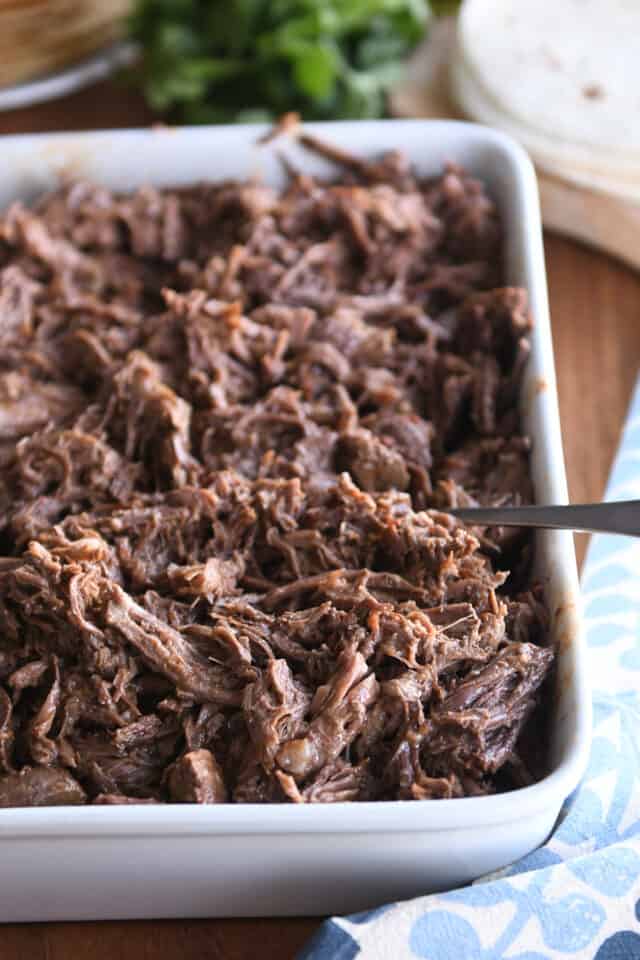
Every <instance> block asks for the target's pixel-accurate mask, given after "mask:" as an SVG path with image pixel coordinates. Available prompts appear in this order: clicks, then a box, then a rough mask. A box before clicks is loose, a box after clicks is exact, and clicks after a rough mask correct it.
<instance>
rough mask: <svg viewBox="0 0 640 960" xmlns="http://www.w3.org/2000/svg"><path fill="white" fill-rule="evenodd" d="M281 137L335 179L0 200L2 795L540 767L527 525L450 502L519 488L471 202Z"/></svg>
mask: <svg viewBox="0 0 640 960" xmlns="http://www.w3.org/2000/svg"><path fill="white" fill-rule="evenodd" d="M299 139H300V143H301V144H302V145H303V146H305V147H307V148H308V149H313V150H315V151H319V152H320V153H322V154H323V155H324V156H325V157H326V158H328V159H329V160H331V161H332V162H333V163H334V164H337V166H338V167H339V168H340V170H341V173H340V176H339V177H337V178H334V179H327V180H320V179H314V178H312V177H310V176H308V175H304V176H303V175H301V174H298V173H296V172H295V170H294V169H293V168H292V167H290V166H287V169H288V172H289V177H288V183H287V184H286V186H285V187H284V188H283V189H282V190H281V191H280V192H277V191H275V190H273V189H271V188H270V187H267V186H264V185H261V184H259V183H234V182H229V183H223V184H200V185H196V186H189V187H184V188H180V189H161V190H159V189H155V188H151V187H147V188H143V189H140V190H138V191H136V192H135V193H132V194H127V195H120V194H114V193H111V192H110V191H109V190H107V189H105V188H103V187H100V186H95V185H92V184H88V183H83V182H76V183H66V184H65V185H64V186H62V187H61V188H60V189H59V190H56V191H54V192H52V193H49V194H47V195H46V196H44V197H42V198H41V199H40V200H39V201H38V203H37V204H36V205H35V206H34V208H33V209H26V208H25V207H23V206H22V205H20V204H15V205H14V206H13V207H11V209H9V210H8V211H7V212H6V213H5V214H4V215H2V216H1V217H0V554H2V555H0V806H29V805H41V804H61V803H95V804H100V805H106V804H126V803H157V802H167V801H169V802H180V803H182V802H187V803H224V802H235V803H242V802H258V803H270V802H293V803H317V802H320V803H328V802H341V801H360V800H385V799H402V800H422V799H435V798H443V797H463V796H474V795H478V794H485V793H490V792H492V791H494V790H498V789H508V788H513V787H516V786H518V785H520V784H523V783H528V782H532V780H533V779H535V777H536V776H538V775H540V771H539V768H538V767H535V769H534V766H533V764H532V763H530V760H529V752H528V751H529V750H531V751H532V753H533V754H534V755H535V756H536V757H539V756H540V755H544V753H545V749H546V744H545V742H544V737H545V730H546V726H545V724H544V723H543V718H542V716H541V712H540V709H541V707H540V700H541V691H544V690H545V689H546V686H547V684H546V683H545V681H546V678H548V677H549V674H550V671H551V669H552V665H553V659H554V658H553V650H552V649H551V648H550V644H549V630H548V622H547V615H546V611H545V607H544V604H543V602H542V593H541V589H540V587H539V585H537V584H536V583H534V582H533V581H532V579H531V576H530V574H529V570H528V566H527V559H528V557H529V555H530V546H529V543H528V540H527V537H526V535H525V534H524V533H523V531H518V530H515V531H514V530H508V531H507V530H504V529H498V528H489V529H485V528H465V526H464V525H462V524H461V523H459V522H458V521H456V520H454V519H453V518H452V517H451V516H450V515H449V514H448V513H447V510H448V509H450V508H452V507H456V506H460V505H473V504H501V503H507V502H508V503H518V502H521V501H527V500H529V499H530V498H531V493H532V490H531V481H530V476H529V466H528V454H529V442H528V439H527V437H526V436H524V435H523V434H522V432H521V430H520V424H519V417H518V412H517V398H518V392H519V388H520V384H521V378H522V372H523V368H524V364H525V363H526V359H527V356H528V352H529V341H528V335H529V331H530V328H531V319H530V317H529V313H528V309H527V298H526V293H525V291H523V290H520V289H513V288H510V287H505V286H503V285H501V283H502V261H501V257H502V246H501V232H500V221H499V217H498V215H497V211H496V209H495V207H494V204H493V201H492V200H491V198H490V197H489V196H488V195H487V193H486V191H485V189H484V187H483V185H482V184H481V183H479V182H478V181H476V180H475V179H474V178H473V177H471V176H470V175H469V174H468V173H466V172H465V171H464V170H462V169H460V168H459V167H456V166H453V165H450V166H448V167H446V168H445V169H444V171H443V172H442V173H440V174H439V175H437V176H433V177H428V178H424V177H420V176H419V175H418V174H417V173H416V172H415V171H413V170H412V169H411V167H410V165H409V164H408V163H407V161H406V159H405V158H404V157H403V156H402V155H401V154H400V153H397V152H393V153H391V154H388V155H387V156H384V157H379V158H372V159H363V158H359V157H354V156H350V155H348V154H345V153H344V152H343V151H341V150H337V149H335V148H333V147H331V146H328V145H326V144H322V143H318V142H317V141H316V140H315V139H314V138H313V137H309V136H307V135H305V134H304V132H302V133H300V135H299ZM509 568H512V569H513V570H514V573H513V574H511V575H510V574H509ZM542 709H544V702H543V703H542Z"/></svg>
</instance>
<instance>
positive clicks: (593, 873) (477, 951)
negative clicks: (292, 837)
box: [298, 382, 640, 960]
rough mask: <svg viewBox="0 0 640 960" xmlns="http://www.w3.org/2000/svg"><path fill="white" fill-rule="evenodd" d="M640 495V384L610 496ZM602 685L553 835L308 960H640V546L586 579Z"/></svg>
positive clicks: (346, 933) (373, 916)
mask: <svg viewBox="0 0 640 960" xmlns="http://www.w3.org/2000/svg"><path fill="white" fill-rule="evenodd" d="M636 498H637V499H640V382H639V383H638V386H637V387H636V392H635V397H634V400H633V402H632V405H631V410H630V414H629V418H628V420H627V424H626V427H625V432H624V435H623V440H622V444H621V447H620V450H619V452H618V456H617V458H616V462H615V464H614V468H613V472H612V475H611V479H610V482H609V487H608V490H607V499H609V500H626V499H636ZM582 591H583V601H584V614H585V626H586V638H587V644H588V648H589V668H590V672H591V678H592V690H593V709H594V723H593V739H592V746H591V757H590V761H589V766H588V769H587V772H586V774H585V776H584V779H583V781H582V783H581V785H580V786H579V788H578V789H577V790H576V791H575V793H574V794H573V796H572V797H570V798H569V799H568V800H567V802H566V803H565V805H564V808H563V811H562V813H561V815H560V818H559V820H558V824H557V826H556V829H555V831H554V833H553V835H552V837H551V838H550V840H549V841H548V842H547V843H546V844H545V846H543V847H541V848H540V849H539V850H536V851H534V852H533V853H531V854H530V855H529V856H527V857H524V858H523V859H522V860H520V861H519V862H517V863H515V864H512V865H511V866H510V867H507V868H506V869H505V870H502V871H500V872H499V874H494V875H493V876H492V877H491V878H485V879H484V880H482V881H478V882H477V883H475V884H472V885H471V886H469V887H466V888H464V889H461V890H455V891H451V892H449V893H442V894H434V895H431V896H426V897H419V898H417V899H415V900H409V901H406V902H404V903H396V904H392V905H389V906H386V907H381V908H379V909H377V910H371V911H368V912H367V913H363V914H356V915H353V916H351V917H344V918H338V917H334V918H332V919H331V920H327V921H326V922H325V923H324V924H323V925H322V927H321V928H320V930H319V932H318V933H317V934H316V936H315V937H314V938H313V940H312V941H311V942H310V943H309V944H308V945H307V947H306V948H305V949H304V950H303V951H302V953H300V954H299V955H298V960H351V958H358V960H383V958H387V957H388V958H393V960H404V958H406V960H409V958H411V960H415V958H422V960H502V958H504V960H560V958H575V960H578V958H589V960H592V958H595V960H640V539H631V538H626V537H615V536H605V535H599V536H595V537H593V539H592V541H591V544H590V546H589V551H588V554H587V560H586V564H585V568H584V574H583V578H582Z"/></svg>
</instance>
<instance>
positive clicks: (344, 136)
mask: <svg viewBox="0 0 640 960" xmlns="http://www.w3.org/2000/svg"><path fill="white" fill-rule="evenodd" d="M309 129H310V130H311V131H312V132H314V133H315V134H317V135H318V136H320V137H323V138H326V139H329V140H332V141H333V142H335V143H336V144H338V145H340V146H342V147H344V148H346V149H348V150H353V151H357V152H360V153H362V154H366V155H371V154H376V153H379V152H380V151H385V150H388V149H390V148H400V149H402V150H403V151H405V152H406V153H407V154H408V155H409V157H410V159H411V161H412V162H413V163H414V164H415V165H416V167H417V168H418V170H419V171H420V172H422V173H425V174H426V173H435V172H436V171H438V170H439V169H440V168H441V166H442V164H443V163H444V162H445V161H447V160H455V161H457V162H459V163H462V164H464V165H465V166H466V167H468V168H469V169H470V170H471V171H472V172H473V173H474V174H476V175H477V176H479V177H481V178H482V179H483V180H485V181H486V182H487V184H488V186H489V190H490V192H491V193H492V194H493V196H494V197H495V199H496V200H497V202H498V204H499V207H500V211H501V214H502V218H503V222H504V225H505V228H506V271H507V280H508V282H510V283H512V284H521V285H523V286H525V287H526V288H527V289H528V291H529V295H530V299H531V306H532V310H533V314H534V316H535V321H536V327H535V333H534V335H533V350H532V354H531V359H530V362H529V366H528V371H527V375H526V379H525V383H524V388H523V393H522V397H521V405H522V414H523V417H524V421H525V427H526V429H527V430H528V431H529V433H530V434H531V436H532V438H533V460H532V467H533V474H534V482H535V489H536V496H537V499H538V500H539V501H545V502H550V503H563V502H566V498H567V487H566V480H565V471H564V464H563V457H562V445H561V439H560V426H559V421H558V407H557V399H556V384H555V373H554V366H553V352H552V345H551V334H550V328H549V314H548V304H547V290H546V281H545V269H544V259H543V249H542V237H541V229H540V217H539V210H538V194H537V189H536V181H535V174H534V172H533V168H532V166H531V164H530V162H529V160H528V158H527V156H526V154H525V153H524V152H523V151H522V150H521V149H520V148H519V147H518V146H516V145H515V143H513V142H512V141H511V140H510V139H508V138H507V137H505V136H504V135H502V134H499V133H496V132H494V131H492V130H489V129H486V128H483V127H479V126H474V125H472V124H464V123H456V122H450V121H382V122H362V123H336V124H317V125H310V127H309ZM262 132H263V130H262V128H258V127H217V128H198V129H174V130H131V131H128V130H124V131H117V132H101V133H91V134H57V135H48V134H43V135H38V136H23V137H5V138H1V139H0V207H4V206H5V205H7V204H8V203H9V202H10V201H12V200H14V199H16V198H21V199H24V200H29V199H30V198H32V197H33V196H34V195H36V194H37V193H39V192H40V191H42V190H44V189H46V188H49V187H51V186H53V184H54V183H55V180H56V177H57V174H58V173H59V172H60V171H62V170H63V169H64V170H66V171H70V172H71V173H72V174H74V175H79V176H87V177H91V178H94V179H96V180H98V181H102V182H104V183H105V184H107V185H108V186H110V187H115V188H118V189H130V188H132V187H136V186H138V185H140V184H143V183H152V184H179V183H182V184H183V183H189V182H192V181H195V180H198V179H203V178H204V179H222V178H225V177H247V176H250V175H255V174H257V173H260V174H261V175H262V176H264V177H265V178H266V179H267V180H268V181H270V182H279V181H280V180H281V178H282V171H281V168H280V165H279V163H278V162H277V160H276V158H275V155H274V151H273V148H271V147H257V146H256V145H255V144H256V140H257V138H258V136H259V135H260V133H262ZM295 161H296V163H297V164H298V165H299V167H301V168H302V169H306V170H309V171H313V172H317V171H320V172H322V171H323V170H326V169H327V165H326V164H325V163H324V162H323V161H321V160H319V159H318V158H317V157H314V156H312V155H310V154H308V153H304V152H302V151H300V152H299V153H296V156H295ZM536 554H537V560H536V563H537V570H538V574H539V576H541V577H542V578H544V581H545V583H546V585H547V601H548V604H549V608H550V610H551V612H552V617H553V637H554V641H555V643H556V645H557V649H558V652H559V669H558V673H557V688H556V693H555V700H554V706H553V709H554V724H553V743H552V746H551V751H552V770H551V773H550V774H549V775H548V776H547V777H546V778H545V779H544V780H542V781H541V782H540V783H537V784H535V785H534V786H530V787H526V788H523V789H520V790H517V791H514V792H511V793H507V794H503V795H500V796H493V797H477V798H476V797H474V798H469V799H462V800H433V801H426V802H407V803H400V802H392V803H391V802H389V803H355V804H327V805H322V804H318V805H309V806H294V805H282V806H281V805H272V806H257V805H238V806H233V805H221V806H209V807H196V806H188V805H166V806H157V807H153V806H152V807H149V806H144V805H143V806H139V807H136V806H123V807H67V808H64V807H59V808H39V809H37V808H33V809H12V810H0V921H9V920H80V919H89V918H115V917H180V916H232V915H235V916H243V915H244V916H250V915H269V914H323V913H330V912H340V913H344V912H350V911H354V910H359V909H362V908H365V907H371V906H374V905H376V904H379V903H382V902H384V901H387V900H390V899H397V898H405V897H410V896H414V895H417V894H422V893H425V892H428V891H432V890H436V889H443V888H445V887H450V886H453V885H456V884H461V883H464V882H467V881H470V880H472V879H474V878H476V877H478V876H480V875H481V874H484V873H486V872H487V871H491V870H495V869H497V868H499V867H502V866H504V865H506V864H508V863H509V862H511V861H513V860H515V859H516V858H518V857H520V856H522V855H524V854H526V853H527V852H528V851H530V850H532V849H533V848H534V847H536V846H537V845H538V844H540V843H542V842H543V841H544V840H545V838H546V837H547V836H548V834H549V833H550V831H551V829H552V828H553V825H554V822H555V820H556V817H557V815H558V812H559V810H560V807H561V805H562V802H563V801H564V799H565V797H566V796H567V795H568V794H569V793H570V792H571V791H572V790H573V788H574V787H575V786H576V784H577V782H578V779H579V777H580V775H581V772H582V770H583V766H584V763H585V760H586V754H587V749H588V740H589V731H590V700H589V695H588V691H587V689H586V684H585V666H584V652H583V649H582V638H581V632H580V615H579V608H578V604H579V598H578V581H577V576H576V564H575V557H574V551H573V542H572V537H571V534H569V533H565V532H545V533H542V534H540V535H539V538H538V541H537V550H536Z"/></svg>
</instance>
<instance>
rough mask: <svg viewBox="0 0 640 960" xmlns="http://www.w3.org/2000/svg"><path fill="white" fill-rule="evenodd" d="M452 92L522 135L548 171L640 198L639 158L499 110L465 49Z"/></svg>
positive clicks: (454, 65)
mask: <svg viewBox="0 0 640 960" xmlns="http://www.w3.org/2000/svg"><path fill="white" fill-rule="evenodd" d="M450 89H451V94H452V96H453V98H454V100H455V101H456V103H457V104H458V106H459V107H460V108H461V109H462V111H463V112H464V113H465V114H466V115H467V116H469V117H471V118H473V119H474V120H477V121H479V122H480V123H484V124H487V125H488V126H492V127H497V128H499V129H501V130H504V131H505V132H506V133H508V134H510V135H511V136H512V137H514V138H515V139H516V140H518V141H519V142H520V143H521V144H522V145H523V146H524V147H525V149H526V150H528V151H529V153H530V154H531V157H532V159H533V160H534V162H535V163H536V164H537V166H538V167H540V168H541V169H543V170H546V171H548V172H549V173H551V174H553V175H554V176H558V177H563V178H564V179H566V180H568V181H569V182H572V183H574V184H578V185H579V186H584V187H587V188H589V189H592V190H597V191H601V192H605V193H610V194H613V195H616V196H619V197H623V198H625V199H639V200H640V160H639V161H637V162H636V161H635V160H634V159H633V158H631V157H629V155H628V154H627V155H626V156H625V157H623V158H621V157H619V156H616V155H615V154H611V155H608V154H606V153H604V152H603V151H602V150H600V151H596V150H593V149H590V148H589V147H587V146H584V145H583V144H576V143H574V142H572V141H570V140H568V139H566V138H563V137H560V136H557V137H550V136H548V135H545V134H544V133H541V132H540V131H539V130H537V129H535V128H534V127H532V126H531V125H530V124H529V123H526V122H523V121H522V120H520V119H519V118H517V117H514V116H512V115H510V114H508V113H506V112H504V111H503V110H501V109H500V107H499V105H498V104H497V103H496V102H495V101H494V100H492V99H490V98H489V96H488V95H487V93H486V91H485V89H484V88H483V85H482V83H481V82H480V81H479V80H478V79H477V77H476V76H475V75H473V74H472V73H471V71H470V70H469V69H468V67H467V65H466V64H465V63H464V61H463V58H462V54H461V51H460V49H459V48H458V49H457V50H456V52H455V53H454V56H453V58H452V62H451V69H450Z"/></svg>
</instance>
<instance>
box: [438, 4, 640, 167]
mask: <svg viewBox="0 0 640 960" xmlns="http://www.w3.org/2000/svg"><path fill="white" fill-rule="evenodd" d="M453 83H454V87H455V93H456V96H457V98H458V99H459V100H460V101H461V105H462V106H463V107H464V108H465V110H467V112H471V113H473V115H474V116H476V115H477V111H476V109H473V110H470V109H469V108H470V107H471V106H472V104H475V106H477V107H479V108H480V110H481V111H482V113H483V114H489V113H491V114H493V115H494V116H495V117H496V118H499V119H500V121H501V122H500V123H498V124H497V125H499V126H503V127H505V126H510V127H513V129H514V130H515V129H518V130H520V131H521V133H522V135H521V136H520V139H521V140H522V139H524V138H525V137H526V139H527V141H528V142H529V143H530V144H531V147H530V149H531V150H532V152H533V153H534V155H535V154H540V156H546V157H548V158H549V159H555V158H557V159H558V160H559V162H561V163H562V165H565V164H567V165H568V166H570V167H573V166H577V168H578V169H579V170H580V171H583V172H584V174H585V175H586V176H587V177H588V176H590V175H593V176H594V177H596V178H597V177H602V178H603V179H604V180H605V181H606V180H608V179H609V180H612V179H613V180H615V179H617V178H618V176H623V177H625V178H628V179H629V180H630V181H631V182H633V181H635V180H640V2H638V0H550V2H548V3H547V2H546V0H466V3H465V4H464V5H463V8H462V10H461V13H460V18H459V25H458V52H457V57H456V64H455V67H454V69H453ZM478 119H481V118H480V117H478Z"/></svg>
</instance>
